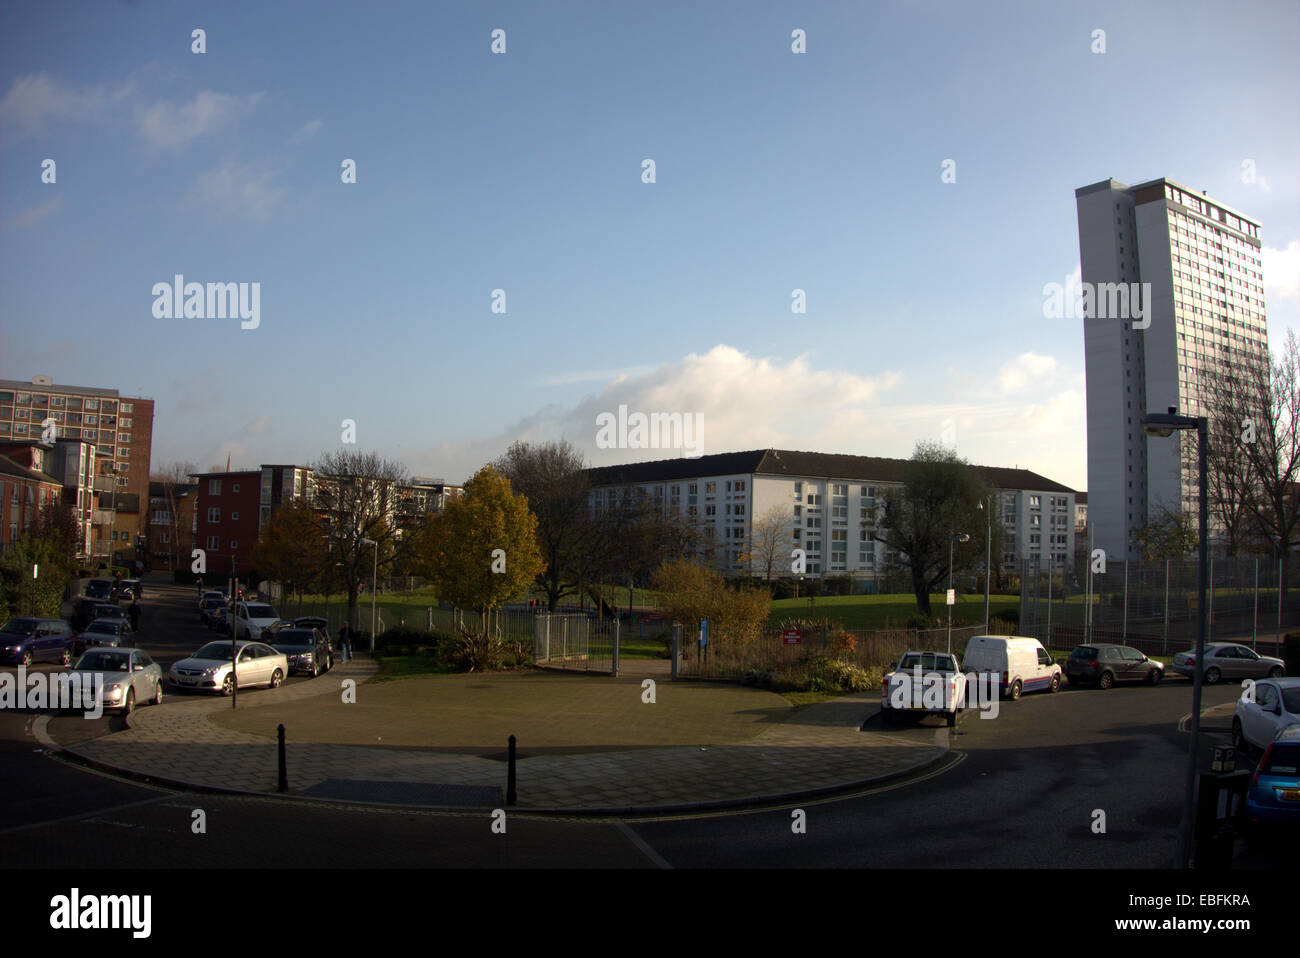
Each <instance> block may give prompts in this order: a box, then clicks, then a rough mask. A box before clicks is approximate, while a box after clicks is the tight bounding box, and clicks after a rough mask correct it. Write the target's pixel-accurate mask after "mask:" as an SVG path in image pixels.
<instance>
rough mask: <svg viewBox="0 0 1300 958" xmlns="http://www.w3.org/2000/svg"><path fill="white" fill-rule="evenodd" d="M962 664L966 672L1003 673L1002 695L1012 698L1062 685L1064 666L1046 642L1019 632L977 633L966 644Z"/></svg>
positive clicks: (1055, 688)
mask: <svg viewBox="0 0 1300 958" xmlns="http://www.w3.org/2000/svg"><path fill="white" fill-rule="evenodd" d="M961 664H962V669H963V670H964V671H966V672H999V673H1001V675H1002V678H1001V681H1000V683H999V685H1000V688H1001V692H1002V695H1003V696H1004V697H1006V698H1010V699H1018V698H1020V693H1021V692H1041V691H1043V690H1044V689H1047V690H1050V691H1052V692H1055V691H1057V690H1058V689H1060V687H1061V667H1060V666H1059V665H1057V664H1055V663H1054V662H1053V661H1052V657H1051V656H1050V655H1048V654H1047V650H1046V649H1045V648H1043V644H1042V643H1041V642H1039V641H1038V640H1037V639H1030V638H1026V637H1024V636H1020V635H976V636H974V637H972V638H971V640H970V642H968V643H967V644H966V655H965V656H964V657H963V659H962V663H961Z"/></svg>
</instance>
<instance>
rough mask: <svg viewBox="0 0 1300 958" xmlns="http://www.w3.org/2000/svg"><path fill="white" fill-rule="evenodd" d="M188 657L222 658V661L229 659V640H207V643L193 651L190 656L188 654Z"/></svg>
mask: <svg viewBox="0 0 1300 958" xmlns="http://www.w3.org/2000/svg"><path fill="white" fill-rule="evenodd" d="M190 658H192V659H219V660H223V661H226V660H229V659H230V643H229V642H209V643H208V644H207V645H205V646H204V647H203V648H201V649H199V650H198V651H197V652H195V653H194V654H193V655H192V656H190Z"/></svg>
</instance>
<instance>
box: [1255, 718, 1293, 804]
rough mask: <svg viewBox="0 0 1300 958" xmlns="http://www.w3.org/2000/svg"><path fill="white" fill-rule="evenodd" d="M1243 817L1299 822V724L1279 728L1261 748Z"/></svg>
mask: <svg viewBox="0 0 1300 958" xmlns="http://www.w3.org/2000/svg"><path fill="white" fill-rule="evenodd" d="M1245 814H1246V819H1247V820H1248V821H1249V822H1250V823H1251V825H1253V826H1255V827H1258V826H1260V825H1262V824H1264V823H1290V824H1300V725H1292V726H1289V727H1287V728H1284V729H1281V730H1279V731H1278V733H1277V735H1276V736H1274V738H1273V740H1272V741H1271V742H1269V743H1268V746H1267V747H1266V748H1265V750H1264V755H1263V757H1262V758H1261V759H1260V760H1259V765H1258V766H1256V768H1255V774H1254V775H1253V776H1251V779H1250V787H1249V789H1247V791H1246V808H1245Z"/></svg>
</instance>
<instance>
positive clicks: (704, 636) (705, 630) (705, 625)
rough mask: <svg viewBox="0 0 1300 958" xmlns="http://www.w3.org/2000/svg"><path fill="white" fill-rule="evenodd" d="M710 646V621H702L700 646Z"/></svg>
mask: <svg viewBox="0 0 1300 958" xmlns="http://www.w3.org/2000/svg"><path fill="white" fill-rule="evenodd" d="M708 644H709V620H708V619H700V645H708Z"/></svg>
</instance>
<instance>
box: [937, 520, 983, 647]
mask: <svg viewBox="0 0 1300 958" xmlns="http://www.w3.org/2000/svg"><path fill="white" fill-rule="evenodd" d="M958 542H970V536H969V535H967V534H966V533H964V532H954V533H953V534H952V535H950V536H948V593H949V594H948V595H947V596H946V597H945V598H946V599H947V600H948V654H949V655H951V654H952V607H953V596H952V553H953V549H954V548H956V545H957V543H958ZM984 631H985V632H987V631H988V629H985V630H984Z"/></svg>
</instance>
